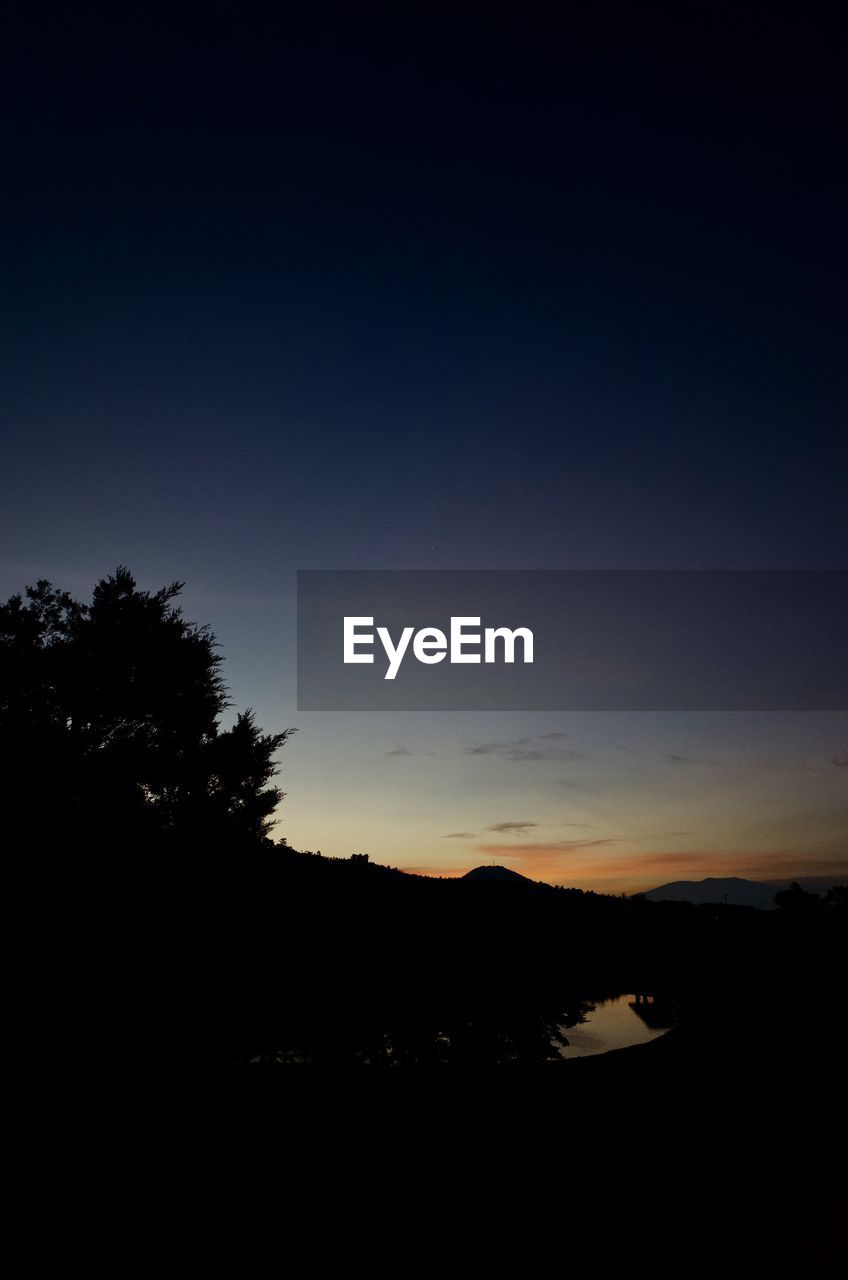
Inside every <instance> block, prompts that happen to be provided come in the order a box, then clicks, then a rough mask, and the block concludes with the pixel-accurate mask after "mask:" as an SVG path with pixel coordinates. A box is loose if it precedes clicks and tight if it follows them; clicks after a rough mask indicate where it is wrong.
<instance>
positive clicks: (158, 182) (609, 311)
mask: <svg viewBox="0 0 848 1280" xmlns="http://www.w3.org/2000/svg"><path fill="white" fill-rule="evenodd" d="M544 8H547V9H548V10H550V8H551V6H545V7H544ZM544 8H543V9H539V10H534V8H533V7H532V6H531V7H526V6H521V7H520V11H516V10H517V9H518V7H513V12H512V14H507V15H505V16H504V15H502V14H500V13H499V11H497V10H496V9H493V8H492V7H486V8H483V7H479V8H476V9H475V8H472V7H470V6H463V5H449V6H440V5H438V4H434V5H428V6H426V7H422V8H421V9H418V8H417V7H416V6H414V5H410V6H405V5H401V6H398V5H394V6H386V7H382V6H379V5H378V6H365V7H362V6H332V5H330V6H324V7H322V8H321V10H320V13H318V14H316V15H315V16H314V17H313V18H310V17H301V16H298V15H297V13H296V11H295V10H293V9H292V10H291V11H290V12H288V13H286V14H285V15H284V16H283V17H280V18H278V19H277V20H273V19H269V18H267V17H263V16H260V14H259V11H258V10H257V11H256V12H255V13H251V11H250V9H249V7H248V8H242V7H239V8H238V9H236V8H235V7H231V6H229V5H215V4H211V5H207V6H205V7H204V10H203V17H202V18H199V19H198V20H196V21H189V20H188V19H185V20H182V21H181V20H177V19H174V18H169V17H167V16H165V17H161V18H159V17H155V16H151V13H150V11H149V10H142V9H140V10H138V12H137V13H136V12H135V11H133V10H132V9H131V8H125V7H124V6H121V9H120V13H119V14H116V13H115V11H114V10H113V14H112V17H111V18H109V19H104V17H103V15H102V14H99V13H97V12H96V11H87V10H86V9H85V7H83V8H82V9H78V8H75V9H74V10H73V12H71V11H70V10H68V11H67V12H65V13H64V14H61V13H57V14H54V15H53V16H52V17H51V16H49V14H48V16H46V17H45V16H44V15H42V14H39V15H36V16H33V17H32V18H30V19H27V17H26V15H23V14H19V15H18V16H17V18H13V19H12V20H11V27H12V28H13V29H10V30H8V31H7V37H8V38H7V39H5V40H4V42H3V43H4V47H5V49H6V60H7V65H6V66H5V67H4V74H3V76H2V84H3V89H2V96H3V114H2V166H3V170H2V172H3V202H2V222H3V272H2V288H3V307H2V332H0V341H2V363H3V393H2V417H3V420H2V432H3V468H2V477H0V503H2V515H1V516H0V519H2V529H0V535H1V536H2V551H1V552H0V591H2V594H3V595H6V594H8V593H9V592H11V591H13V590H17V589H20V587H21V586H22V585H23V584H24V582H29V581H32V580H34V579H35V578H36V577H39V576H46V577H49V578H51V579H53V580H54V581H56V582H58V583H60V584H61V585H63V586H68V587H70V588H71V589H72V590H75V591H78V592H79V593H80V594H81V595H84V594H87V592H88V591H89V590H90V587H91V584H92V583H93V581H94V580H95V578H97V577H98V576H100V575H102V574H103V573H105V572H107V571H109V570H110V569H111V568H113V567H114V566H115V564H117V563H118V562H126V563H128V564H129V565H130V567H131V568H132V569H133V570H134V572H135V573H136V575H137V576H138V577H139V579H140V580H141V581H142V582H143V584H144V585H146V586H151V587H153V586H157V585H159V584H160V583H161V582H163V581H166V580H171V579H173V578H175V577H176V578H180V579H185V580H187V582H188V584H189V586H188V589H187V595H186V601H187V605H188V606H189V610H190V612H192V613H193V615H194V616H198V617H200V618H201V619H202V620H209V621H211V622H212V623H213V626H214V627H215V629H216V630H217V631H218V632H219V633H220V634H221V637H222V640H223V641H224V648H225V652H226V654H227V655H228V667H227V672H228V675H229V677H230V680H231V683H232V684H233V686H234V692H235V693H236V694H237V695H239V697H240V700H241V701H244V700H245V699H247V698H249V699H250V700H252V701H254V702H256V705H257V707H258V709H259V710H260V719H261V718H263V717H262V708H263V706H265V705H272V704H273V705H274V707H275V710H274V712H273V715H274V717H276V715H277V709H276V708H278V707H279V705H280V703H281V702H282V703H285V701H286V699H287V697H288V692H285V693H282V694H281V692H280V689H281V688H285V689H286V690H288V684H286V682H287V681H288V680H289V673H290V668H291V662H292V654H291V651H290V641H291V616H290V609H291V600H292V593H293V575H294V571H295V570H296V569H297V568H306V567H333V568H344V567H363V568H379V567H416V568H418V567H421V568H440V567H445V568H461V567H480V568H487V567H493V568H494V567H502V568H511V567H552V568H557V567H572V566H574V567H614V568H624V567H646V568H652V567H693V568H702V567H716V568H722V567H736V568H767V567H774V568H777V567H785V568H794V567H798V568H801V567H804V568H824V567H841V566H844V563H845V487H846V486H845V475H846V457H845V448H844V424H845V420H846V383H845V352H846V326H845V296H846V262H845V234H844V228H845V226H846V225H848V200H847V199H846V185H845V172H846V166H845V146H844V136H843V134H842V131H841V124H840V112H841V111H843V110H844V107H845V105H846V104H845V101H844V88H843V81H844V75H843V69H842V67H841V65H840V58H839V44H838V40H837V36H838V32H836V30H835V29H834V28H833V26H828V18H827V12H826V10H824V9H823V10H822V11H821V12H820V13H819V12H816V10H815V8H810V9H808V8H805V9H804V11H803V13H801V12H800V11H799V12H798V13H796V14H795V16H794V17H791V18H790V17H786V16H782V15H780V14H777V13H775V12H773V10H774V6H762V5H748V4H741V5H740V4H735V5H727V6H724V5H720V4H718V5H710V6H694V5H693V6H687V5H675V6H666V7H658V6H654V5H628V6H621V7H617V6H606V5H589V6H581V7H579V8H576V7H575V8H569V7H568V6H565V7H564V9H563V10H562V12H560V13H558V15H557V17H555V18H554V17H552V16H551V14H550V12H548V13H545V12H544ZM366 10H367V12H366ZM586 10H588V11H590V12H588V13H587V12H586ZM705 10H708V12H705ZM400 11H402V12H400ZM830 21H831V23H832V22H833V18H831V19H830ZM260 672H261V675H260V674H259V673H260ZM242 695H243V696H242ZM279 714H280V716H281V717H282V718H283V719H285V720H287V721H289V722H290V720H291V714H290V713H288V714H286V713H285V712H284V711H280V712H279ZM265 718H266V719H267V718H268V716H267V715H266V716H265ZM292 750H294V747H292Z"/></svg>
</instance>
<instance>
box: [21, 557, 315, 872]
mask: <svg viewBox="0 0 848 1280" xmlns="http://www.w3.org/2000/svg"><path fill="white" fill-rule="evenodd" d="M183 585H184V584H182V583H180V582H173V583H171V584H170V586H166V587H163V588H161V589H160V590H159V591H155V592H150V591H142V590H140V589H139V588H138V586H137V585H136V582H135V580H134V578H133V576H132V574H131V573H130V571H129V570H128V569H127V568H125V567H123V566H119V567H118V569H117V570H116V572H115V573H114V574H111V575H109V576H108V577H105V578H103V579H101V581H100V582H98V583H97V585H96V587H95V588H94V593H93V597H92V601H91V603H90V604H83V603H81V602H80V601H78V600H75V599H74V598H73V597H72V596H71V595H70V594H69V593H68V592H66V591H62V590H59V589H57V588H55V587H54V586H53V585H52V584H51V583H50V582H48V581H45V580H41V581H39V582H38V583H37V584H36V585H35V587H28V588H26V591H25V592H24V594H23V595H14V596H12V597H11V598H10V599H9V600H8V601H7V602H6V603H5V604H3V605H0V744H2V753H3V769H4V773H5V777H6V781H7V784H8V785H10V787H11V788H13V793H14V795H15V805H14V808H15V811H16V812H17V813H19V814H21V815H22V818H21V825H22V826H23V827H24V834H27V833H29V834H30V835H32V836H35V835H39V836H41V837H44V838H47V839H49V840H54V841H57V842H62V841H63V840H64V839H65V837H66V836H67V835H68V834H73V835H74V836H76V837H80V838H82V839H84V840H85V841H87V842H89V843H90V844H92V845H103V844H104V843H105V844H112V843H114V844H118V843H120V844H122V845H126V844H128V843H130V844H134V845H140V844H148V845H153V844H154V843H156V844H158V845H159V846H161V845H162V844H163V842H164V843H174V844H178V845H180V846H183V847H184V846H185V845H186V844H187V843H189V844H193V843H195V842H202V843H204V844H209V843H213V844H219V843H221V842H222V841H227V842H229V843H232V842H237V843H238V842H242V843H243V842H247V843H254V844H255V843H263V842H265V841H267V839H268V837H269V832H270V829H271V825H272V815H273V812H274V809H275V808H276V806H277V804H278V803H279V801H280V800H281V799H282V792H281V791H280V790H279V788H278V787H276V786H275V785H274V784H273V778H274V775H275V774H276V772H277V766H276V764H275V760H274V756H275V753H276V751H277V750H278V749H279V748H280V747H281V746H282V745H283V743H284V742H285V741H286V739H287V738H288V736H289V735H290V733H291V732H293V731H292V730H285V731H284V732H283V733H277V734H266V733H262V732H261V730H260V729H259V728H258V727H257V725H256V723H255V719H254V716H253V713H252V712H251V711H250V710H247V711H244V712H241V713H239V714H238V715H237V717H236V719H235V722H234V723H233V724H232V726H231V727H230V728H226V729H224V728H222V727H221V717H222V716H223V714H224V712H225V710H226V709H227V708H228V706H229V705H230V704H229V701H228V697H227V691H226V688H225V685H224V682H223V680H222V677H221V674H220V667H221V661H222V659H221V657H220V655H219V653H218V652H217V644H216V641H215V637H214V635H213V634H212V632H211V631H210V629H209V628H208V626H197V625H195V624H193V623H191V622H189V621H187V620H186V618H185V617H184V616H183V614H182V611H181V609H180V608H179V606H178V605H177V604H176V603H175V601H176V599H177V597H178V596H179V594H180V592H181V590H182V587H183Z"/></svg>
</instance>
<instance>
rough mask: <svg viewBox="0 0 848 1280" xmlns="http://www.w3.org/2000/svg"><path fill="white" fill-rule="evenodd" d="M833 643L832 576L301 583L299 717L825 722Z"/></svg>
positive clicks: (841, 580)
mask: <svg viewBox="0 0 848 1280" xmlns="http://www.w3.org/2000/svg"><path fill="white" fill-rule="evenodd" d="M346 618H347V619H358V620H359V621H358V622H356V623H352V622H350V621H349V622H348V623H347V624H345V619H346ZM460 618H462V619H479V625H475V624H474V623H473V622H472V623H469V622H465V623H460V624H457V623H456V621H454V624H453V626H454V632H455V639H456V640H457V641H459V640H462V642H463V643H462V644H461V645H460V644H455V645H454V646H453V652H452V650H451V619H454V620H456V619H460ZM367 619H373V622H372V623H371V624H369V623H368V622H367V621H363V620H367ZM346 625H347V630H348V641H349V647H348V656H349V657H352V656H357V657H366V658H367V657H368V655H371V657H372V658H373V661H371V662H365V661H357V662H347V663H346V662H345V660H344V659H345V628H346ZM501 628H506V629H508V630H509V631H517V629H522V632H523V634H517V635H516V636H515V637H514V640H513V641H512V642H510V639H509V637H505V636H504V635H503V634H501V635H495V636H491V635H490V637H489V644H488V646H487V644H486V631H487V630H488V631H489V632H490V633H491V632H495V631H497V630H498V629H501ZM425 629H426V634H423V635H419V634H418V633H419V632H422V631H424V630H425ZM380 631H382V636H384V637H385V642H384V640H383V638H382V637H381V634H380ZM440 632H441V633H442V635H441V639H440V636H439V633H440ZM527 632H529V633H532V662H529V661H526V660H525V659H526V658H527V656H528V652H529V646H528V637H527V634H526V633H527ZM404 634H405V635H406V648H405V650H403V651H402V650H401V640H402V637H403V636H404ZM369 636H371V637H372V639H371V640H369V638H368V637H369ZM474 636H479V643H477V642H476V641H475V640H474V639H473V637H474ZM846 636H848V573H846V572H844V571H839V572H837V571H820V572H807V571H786V572H784V571H759V572H753V571H752V572H736V571H716V572H713V571H666V570H658V571H654V570H644V571H629V570H604V571H595V570H562V571H556V570H538V571H537V570H513V571H509V570H507V571H501V570H468V571H466V570H447V571H430V570H420V571H419V570H414V571H406V570H397V571H391V570H390V571H383V570H379V571H371V570H367V571H358V570H357V571H348V570H339V571H337V570H305V571H302V572H300V573H299V574H298V709H299V710H301V711H419V710H427V711H438V710H443V711H501V710H503V711H732V710H739V711H747V710H763V711H793V710H802V711H808V710H809V711H837V710H844V709H846V708H848V661H846V651H847V650H848V645H846ZM468 637H472V638H471V639H469V638H468ZM354 641H355V643H354ZM510 643H511V645H512V659H513V660H512V661H511V662H508V661H506V660H505V658H506V656H507V654H508V651H509V647H510ZM475 654H476V655H477V657H478V661H476V662H475V661H468V660H465V661H463V660H462V659H468V658H473V657H474V655H475ZM392 657H393V661H392ZM487 657H488V659H489V660H488V661H487V660H486V659H487ZM452 659H453V660H452ZM390 674H391V675H392V676H393V678H387V675H390Z"/></svg>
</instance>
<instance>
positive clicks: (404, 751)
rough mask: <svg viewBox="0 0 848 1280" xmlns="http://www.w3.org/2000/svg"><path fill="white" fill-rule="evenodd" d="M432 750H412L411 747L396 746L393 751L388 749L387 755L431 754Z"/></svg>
mask: <svg viewBox="0 0 848 1280" xmlns="http://www.w3.org/2000/svg"><path fill="white" fill-rule="evenodd" d="M432 754H433V752H432V751H410V749H409V747H403V746H400V747H395V748H394V750H393V751H387V752H386V755H387V756H431V755H432Z"/></svg>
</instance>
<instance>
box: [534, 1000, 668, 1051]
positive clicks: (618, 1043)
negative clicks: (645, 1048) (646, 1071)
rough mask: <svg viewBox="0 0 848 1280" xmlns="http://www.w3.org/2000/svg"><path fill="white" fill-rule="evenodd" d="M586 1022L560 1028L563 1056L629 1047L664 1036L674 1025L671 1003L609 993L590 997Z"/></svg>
mask: <svg viewBox="0 0 848 1280" xmlns="http://www.w3.org/2000/svg"><path fill="white" fill-rule="evenodd" d="M592 1006H593V1007H590V1008H589V1009H588V1010H587V1012H586V1015H585V1021H584V1022H580V1023H578V1024H577V1025H576V1026H573V1027H566V1028H564V1029H563V1032H564V1036H565V1038H566V1040H567V1043H566V1044H564V1045H563V1046H562V1047H561V1048H560V1051H559V1052H560V1055H561V1056H562V1057H563V1058H589V1057H591V1056H592V1055H593V1054H596V1053H609V1052H610V1050H612V1049H629V1048H630V1047H631V1046H632V1045H636V1044H647V1043H648V1041H649V1040H657V1039H659V1037H660V1036H663V1035H665V1033H666V1031H668V1030H669V1028H670V1027H671V1026H672V1024H673V1021H674V1019H673V1014H672V1008H671V1004H670V1002H669V1001H667V1000H662V999H660V998H658V997H656V996H647V995H642V994H640V995H611V996H608V997H603V998H601V999H593V1001H592Z"/></svg>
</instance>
